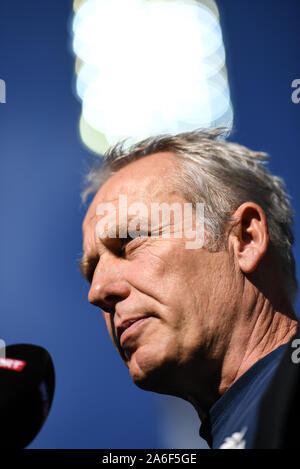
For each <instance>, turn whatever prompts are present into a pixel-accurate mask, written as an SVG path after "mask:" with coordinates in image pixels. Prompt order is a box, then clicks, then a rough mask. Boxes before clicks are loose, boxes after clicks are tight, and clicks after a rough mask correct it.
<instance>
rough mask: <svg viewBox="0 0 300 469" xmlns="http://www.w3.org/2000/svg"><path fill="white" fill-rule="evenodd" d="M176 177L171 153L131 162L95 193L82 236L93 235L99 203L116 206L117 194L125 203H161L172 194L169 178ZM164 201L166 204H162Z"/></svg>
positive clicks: (173, 156)
mask: <svg viewBox="0 0 300 469" xmlns="http://www.w3.org/2000/svg"><path fill="white" fill-rule="evenodd" d="M175 173H176V155H174V154H173V153H171V152H165V153H156V154H153V155H149V156H146V157H144V158H141V159H139V160H136V161H133V162H131V163H129V164H128V165H126V166H124V167H123V168H121V169H119V170H118V171H117V172H116V173H114V174H113V175H112V176H111V177H110V178H109V179H108V180H107V181H106V182H105V183H104V184H103V186H102V187H101V188H100V189H99V190H98V192H97V194H96V195H95V197H94V199H93V201H92V203H91V205H90V207H89V209H88V211H87V213H86V216H85V219H84V222H83V232H84V233H85V232H86V231H87V230H88V231H89V230H90V229H91V227H92V226H93V228H92V230H94V231H95V229H96V224H97V221H98V220H99V215H97V214H96V211H97V206H98V205H99V203H113V204H115V205H116V207H117V206H118V200H119V196H120V195H121V194H123V195H126V196H127V197H128V203H134V202H143V203H146V204H147V203H149V202H150V201H155V200H156V201H159V202H164V197H165V199H167V198H168V197H169V196H170V194H171V193H172V192H175V191H174V187H173V185H172V176H174V174H175ZM165 201H167V200H165Z"/></svg>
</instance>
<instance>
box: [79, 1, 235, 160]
mask: <svg viewBox="0 0 300 469" xmlns="http://www.w3.org/2000/svg"><path fill="white" fill-rule="evenodd" d="M74 10H75V14H74V21H73V33H74V38H73V48H74V52H75V54H76V56H77V60H76V73H77V81H76V90H77V94H78V96H79V98H80V99H81V100H82V116H81V120H80V135H81V138H82V140H83V141H84V143H85V144H86V145H87V146H88V147H89V148H91V149H92V150H93V151H95V152H97V153H100V154H103V153H104V152H105V150H106V149H107V148H108V147H109V146H110V145H113V144H115V143H116V142H118V141H119V140H123V139H127V141H128V145H129V144H131V143H134V142H137V141H139V140H141V139H143V138H147V137H149V136H151V135H156V134H160V133H168V134H175V133H179V132H183V131H189V130H194V129H196V128H200V127H206V128H208V127H214V126H216V125H224V126H227V127H229V128H230V127H231V126H232V121H233V112H232V106H231V102H230V91H229V86H228V81H227V73H226V65H225V50H224V45H223V38H222V31H221V27H220V23H219V16H218V10H217V7H216V5H215V2H214V1H213V0H205V1H204V0H203V1H194V0H126V1H125V0H81V1H80V0H77V1H75V2H74Z"/></svg>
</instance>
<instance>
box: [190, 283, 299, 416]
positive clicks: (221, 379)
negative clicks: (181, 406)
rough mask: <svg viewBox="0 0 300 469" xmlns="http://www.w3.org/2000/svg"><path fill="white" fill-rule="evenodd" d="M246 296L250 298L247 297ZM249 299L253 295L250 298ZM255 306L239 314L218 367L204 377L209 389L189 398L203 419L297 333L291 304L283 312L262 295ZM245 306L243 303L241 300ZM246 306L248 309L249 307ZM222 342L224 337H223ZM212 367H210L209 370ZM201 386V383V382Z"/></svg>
mask: <svg viewBox="0 0 300 469" xmlns="http://www.w3.org/2000/svg"><path fill="white" fill-rule="evenodd" d="M245 296H246V295H245ZM247 298H248V299H249V295H247ZM254 301H255V307H253V306H254V305H253V304H252V305H250V304H249V301H248V305H247V308H245V309H244V310H243V313H242V312H241V308H239V313H238V315H235V320H234V324H232V325H231V329H232V332H231V333H230V335H229V338H228V337H227V338H226V337H224V338H223V339H224V343H225V344H226V350H225V353H224V354H223V356H222V358H221V359H220V361H219V363H218V366H217V367H216V366H214V365H213V366H212V367H211V371H212V372H210V373H209V371H208V370H207V372H208V375H207V376H206V378H204V379H203V377H201V382H202V383H205V387H204V388H202V389H201V392H200V393H199V389H198V390H196V389H195V391H196V392H195V393H193V392H191V393H189V395H187V394H186V395H185V399H186V400H188V401H189V402H190V403H191V404H192V405H193V406H194V407H195V409H196V411H197V412H198V415H199V417H200V419H203V417H204V416H205V415H206V414H207V411H208V410H209V408H210V407H211V406H212V405H213V404H214V403H215V402H216V401H217V400H218V398H219V397H221V396H222V395H223V394H224V393H225V392H226V391H227V389H228V388H229V387H230V386H232V385H233V383H235V381H237V380H238V379H239V378H240V377H241V376H242V375H243V374H244V373H245V372H246V371H247V370H248V369H249V368H251V367H252V366H253V365H254V364H255V363H256V362H257V361H258V360H260V359H261V358H263V357H264V356H266V355H268V354H269V353H271V352H272V351H273V350H275V349H276V348H278V347H279V346H280V345H282V344H284V343H286V342H288V341H289V340H290V339H291V338H292V337H293V336H294V334H295V333H296V330H297V326H298V321H297V319H296V316H295V314H294V312H293V309H292V307H291V306H290V305H289V304H288V302H282V304H281V307H280V310H278V309H275V308H274V306H272V304H271V302H270V301H269V300H268V299H266V298H265V297H263V296H262V295H261V296H260V295H257V291H256V295H255V300H254ZM241 303H242V304H243V303H244V302H243V300H242V301H241ZM245 306H246V305H245V303H244V307H245ZM219 340H222V337H221V338H219ZM208 368H209V367H208ZM198 387H199V380H198Z"/></svg>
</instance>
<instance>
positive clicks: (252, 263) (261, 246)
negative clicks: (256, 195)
mask: <svg viewBox="0 0 300 469" xmlns="http://www.w3.org/2000/svg"><path fill="white" fill-rule="evenodd" d="M233 218H234V219H235V220H236V230H235V232H234V237H235V239H234V251H235V255H236V258H237V260H238V263H239V267H240V269H241V271H242V272H244V273H245V274H250V273H252V272H254V271H255V270H256V268H257V266H258V264H259V263H260V261H261V260H262V258H263V257H264V255H265V254H266V252H267V248H268V244H269V233H268V225H267V220H266V215H265V213H264V211H263V210H262V208H261V207H260V206H259V205H257V204H255V203H253V202H245V203H244V204H242V205H241V206H240V207H239V208H238V209H237V210H236V212H235V213H234V215H233Z"/></svg>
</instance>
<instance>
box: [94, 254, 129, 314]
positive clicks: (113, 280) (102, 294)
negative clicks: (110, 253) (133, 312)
mask: <svg viewBox="0 0 300 469" xmlns="http://www.w3.org/2000/svg"><path fill="white" fill-rule="evenodd" d="M100 263H101V266H100V265H99V264H98V265H99V266H97V268H96V270H95V273H94V276H93V281H92V284H91V287H90V291H89V294H88V301H89V302H90V303H91V304H93V305H95V306H98V307H99V308H101V309H102V310H104V311H105V312H107V313H112V314H114V313H115V308H116V304H117V303H119V302H120V301H123V300H125V299H126V298H127V297H128V296H129V295H130V285H129V284H128V282H127V281H125V280H124V279H123V278H122V268H121V266H120V262H114V261H113V260H110V261H108V260H107V261H106V262H105V260H104V259H101V261H100Z"/></svg>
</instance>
